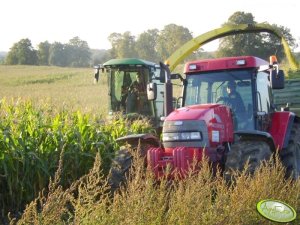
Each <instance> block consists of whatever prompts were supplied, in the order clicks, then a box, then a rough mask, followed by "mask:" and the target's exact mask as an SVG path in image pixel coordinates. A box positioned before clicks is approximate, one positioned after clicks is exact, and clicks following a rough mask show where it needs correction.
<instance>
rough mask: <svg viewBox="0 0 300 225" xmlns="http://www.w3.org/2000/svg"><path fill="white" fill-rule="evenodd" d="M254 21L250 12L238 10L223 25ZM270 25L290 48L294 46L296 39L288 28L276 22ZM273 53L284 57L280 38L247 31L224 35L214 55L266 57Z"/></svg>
mask: <svg viewBox="0 0 300 225" xmlns="http://www.w3.org/2000/svg"><path fill="white" fill-rule="evenodd" d="M256 23H257V22H256V21H255V20H254V16H253V15H252V14H251V13H245V12H240V11H239V12H235V13H234V14H233V15H231V16H230V17H229V19H228V21H227V22H226V23H224V24H223V26H225V25H238V24H256ZM272 26H273V27H274V28H275V29H278V30H279V31H280V32H281V33H282V34H283V36H284V37H285V39H286V40H287V41H288V43H289V45H290V47H291V48H294V47H296V41H295V39H294V38H293V37H292V35H291V34H290V30H289V29H288V28H285V27H283V26H278V25H276V24H273V25H272ZM274 54H276V55H277V58H278V59H279V60H280V59H283V58H284V57H285V56H284V50H283V47H282V45H281V40H280V39H279V38H278V37H276V36H275V35H273V34H270V33H249V34H236V35H231V36H227V37H224V38H223V39H221V41H220V45H219V48H218V51H217V54H216V55H217V57H226V56H240V55H254V56H258V57H261V58H265V59H267V58H269V56H270V55H274Z"/></svg>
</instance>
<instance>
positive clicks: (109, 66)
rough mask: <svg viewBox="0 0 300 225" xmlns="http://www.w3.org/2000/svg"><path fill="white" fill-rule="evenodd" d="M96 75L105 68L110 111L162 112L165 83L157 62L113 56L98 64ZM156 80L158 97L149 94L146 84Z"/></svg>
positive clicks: (155, 116)
mask: <svg viewBox="0 0 300 225" xmlns="http://www.w3.org/2000/svg"><path fill="white" fill-rule="evenodd" d="M95 69H96V71H95V78H96V79H98V78H99V72H100V71H102V72H104V73H105V74H106V75H107V79H108V90H109V91H108V92H109V93H108V97H109V114H114V113H116V112H121V113H123V114H126V115H133V114H135V115H143V116H147V117H151V118H155V119H156V121H158V119H157V118H160V117H161V116H163V94H164V92H163V84H162V82H161V79H160V77H159V75H160V68H159V66H158V65H157V64H155V63H152V62H149V61H145V60H142V59H137V58H124V59H111V60H109V61H107V62H105V63H104V64H103V65H101V66H97V67H95ZM150 82H151V83H155V84H156V85H155V88H157V93H158V94H157V96H156V99H155V100H148V98H147V84H148V83H150Z"/></svg>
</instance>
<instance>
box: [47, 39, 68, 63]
mask: <svg viewBox="0 0 300 225" xmlns="http://www.w3.org/2000/svg"><path fill="white" fill-rule="evenodd" d="M49 64H50V65H52V66H67V65H68V64H67V57H66V51H65V45H64V44H62V43H60V42H54V43H53V44H52V45H51V47H50V55H49Z"/></svg>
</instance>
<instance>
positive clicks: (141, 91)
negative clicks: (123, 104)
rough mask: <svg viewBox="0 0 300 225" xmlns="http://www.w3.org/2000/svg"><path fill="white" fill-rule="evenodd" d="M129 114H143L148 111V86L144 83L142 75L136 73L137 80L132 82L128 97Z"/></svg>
mask: <svg viewBox="0 0 300 225" xmlns="http://www.w3.org/2000/svg"><path fill="white" fill-rule="evenodd" d="M127 101H128V104H127V105H128V106H130V107H129V109H128V112H138V113H141V114H143V111H145V110H147V104H146V103H147V93H146V85H145V83H144V82H143V78H142V74H141V73H140V72H137V73H136V80H135V81H133V82H132V84H131V85H130V87H129V95H128V99H127Z"/></svg>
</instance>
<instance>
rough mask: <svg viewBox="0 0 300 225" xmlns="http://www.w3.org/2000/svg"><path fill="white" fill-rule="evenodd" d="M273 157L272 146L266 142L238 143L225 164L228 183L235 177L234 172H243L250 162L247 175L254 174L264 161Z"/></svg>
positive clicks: (232, 148)
mask: <svg viewBox="0 0 300 225" xmlns="http://www.w3.org/2000/svg"><path fill="white" fill-rule="evenodd" d="M271 155H272V151H271V148H270V146H269V145H268V144H267V143H266V142H264V141H251V140H248V141H247V140H245V141H238V142H236V143H234V144H233V145H232V146H231V150H230V151H229V152H228V154H227V159H226V162H225V171H224V176H225V179H226V180H227V181H230V180H231V179H232V177H233V173H234V171H239V172H241V171H243V170H244V169H245V165H246V163H247V162H248V170H247V173H249V174H253V173H254V171H255V170H256V169H257V168H258V167H259V166H260V164H261V163H262V162H263V161H264V160H269V159H270V157H271Z"/></svg>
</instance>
